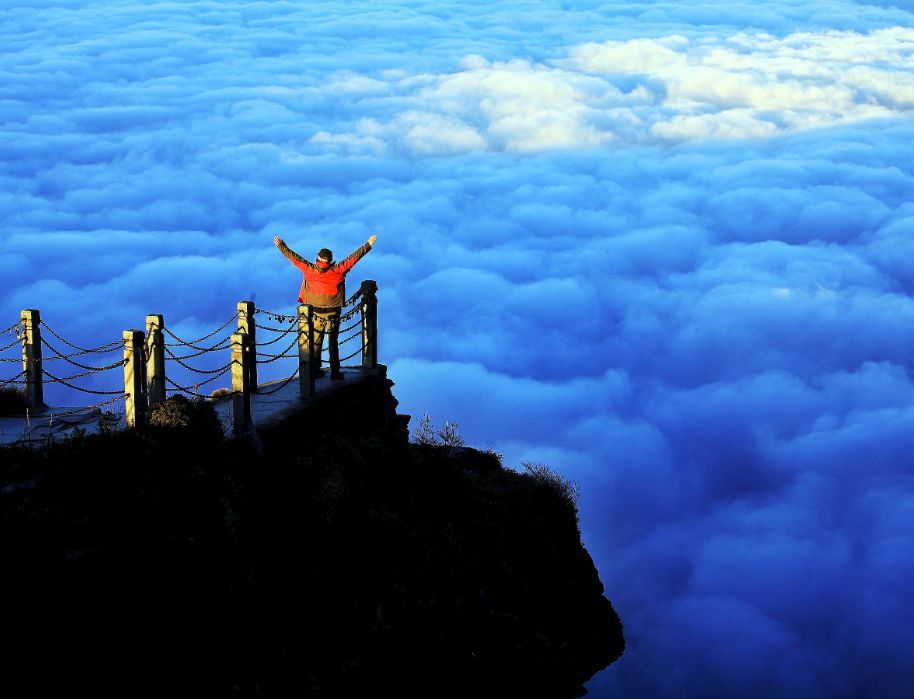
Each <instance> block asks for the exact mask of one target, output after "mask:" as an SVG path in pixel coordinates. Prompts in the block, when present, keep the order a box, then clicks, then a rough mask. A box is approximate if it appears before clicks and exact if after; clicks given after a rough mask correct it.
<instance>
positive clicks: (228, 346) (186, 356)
mask: <svg viewBox="0 0 914 699" xmlns="http://www.w3.org/2000/svg"><path fill="white" fill-rule="evenodd" d="M231 347H232V343H231V342H229V343H227V344H224V345H220V346H219V347H213V348H212V349H208V350H200V351H199V352H194V353H193V354H182V355H181V356H180V357H179V356H177V355H175V354H172V353H171V351H170V350H169V349H168V348H167V347H166V348H165V353H166V354H167V355H169V358H171V359H174V360H175V361H181V360H183V359H193V358H194V357H200V356H202V355H204V354H209V353H210V352H221V351H222V350H227V349H231Z"/></svg>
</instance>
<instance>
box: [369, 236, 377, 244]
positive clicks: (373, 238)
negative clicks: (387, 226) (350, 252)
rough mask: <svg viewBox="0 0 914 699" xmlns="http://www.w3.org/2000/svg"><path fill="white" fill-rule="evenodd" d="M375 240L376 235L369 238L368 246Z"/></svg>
mask: <svg viewBox="0 0 914 699" xmlns="http://www.w3.org/2000/svg"><path fill="white" fill-rule="evenodd" d="M377 239H378V236H376V235H373V236H371V237H370V238H369V239H368V244H369V245H374V241H376V240H377Z"/></svg>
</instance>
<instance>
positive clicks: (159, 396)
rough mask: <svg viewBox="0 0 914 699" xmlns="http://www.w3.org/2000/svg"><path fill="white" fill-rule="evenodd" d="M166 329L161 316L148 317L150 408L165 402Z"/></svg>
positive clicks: (147, 382) (147, 379) (147, 363)
mask: <svg viewBox="0 0 914 699" xmlns="http://www.w3.org/2000/svg"><path fill="white" fill-rule="evenodd" d="M164 327H165V321H164V320H163V318H162V315H161V314H153V315H148V316H146V342H147V347H148V350H149V356H148V357H146V386H147V395H148V397H149V407H150V408H152V406H154V405H155V404H156V403H162V402H163V401H164V400H165V338H164V336H163V334H162V328H164Z"/></svg>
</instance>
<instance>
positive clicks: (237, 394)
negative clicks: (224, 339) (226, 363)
mask: <svg viewBox="0 0 914 699" xmlns="http://www.w3.org/2000/svg"><path fill="white" fill-rule="evenodd" d="M253 359H254V350H253V345H252V344H251V338H250V337H249V336H248V335H247V334H245V333H242V332H237V333H232V406H233V408H234V414H235V418H234V421H233V424H232V428H233V430H234V432H235V434H241V433H243V432H244V431H245V430H247V428H248V427H249V426H250V424H251V384H250V380H251V368H250V366H249V364H250V363H251V361H252V360H253Z"/></svg>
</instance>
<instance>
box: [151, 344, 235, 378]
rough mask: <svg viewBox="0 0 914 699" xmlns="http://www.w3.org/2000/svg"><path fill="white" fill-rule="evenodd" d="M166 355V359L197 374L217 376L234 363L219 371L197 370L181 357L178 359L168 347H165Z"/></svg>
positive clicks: (222, 367)
mask: <svg viewBox="0 0 914 699" xmlns="http://www.w3.org/2000/svg"><path fill="white" fill-rule="evenodd" d="M165 354H166V358H168V359H172V360H174V361H176V362H177V363H178V364H180V365H181V366H183V367H184V368H185V369H187V370H188V371H192V372H194V373H195V374H217V373H219V372H220V371H222V370H224V369H226V368H227V367H231V366H232V363H231V362H229V363H228V364H226V365H224V366H221V367H219V368H218V369H197V368H196V367H192V366H191V365H190V364H186V363H185V362H184V361H183V360H182V359H181V358H180V357H177V356H176V355H174V354H172V352H171V350H170V349H168V347H167V346H166V347H165Z"/></svg>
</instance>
